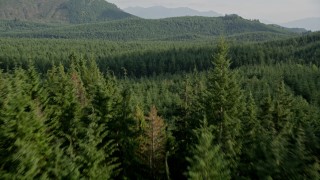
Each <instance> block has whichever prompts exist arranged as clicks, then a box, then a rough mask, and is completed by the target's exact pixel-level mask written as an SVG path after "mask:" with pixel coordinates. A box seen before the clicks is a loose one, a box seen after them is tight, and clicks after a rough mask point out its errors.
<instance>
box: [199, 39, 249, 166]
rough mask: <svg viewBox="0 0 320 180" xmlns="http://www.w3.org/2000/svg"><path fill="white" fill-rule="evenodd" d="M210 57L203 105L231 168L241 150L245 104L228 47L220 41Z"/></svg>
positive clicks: (234, 164)
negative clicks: (210, 65) (231, 63)
mask: <svg viewBox="0 0 320 180" xmlns="http://www.w3.org/2000/svg"><path fill="white" fill-rule="evenodd" d="M217 49H218V51H217V53H216V54H215V56H214V59H213V62H212V63H213V66H214V68H213V69H212V70H211V71H210V72H209V73H208V81H207V89H206V91H205V94H204V98H203V100H202V101H203V104H204V106H205V115H206V117H208V118H209V121H208V123H209V125H213V126H214V131H213V134H214V137H215V141H214V142H215V143H216V144H219V145H221V149H222V151H223V152H224V153H225V158H226V160H227V161H228V163H229V167H230V168H231V170H232V171H233V170H234V168H236V167H237V164H238V155H239V154H240V153H241V143H240V141H239V140H240V133H241V132H240V131H241V126H242V122H241V118H242V113H243V107H244V103H243V102H242V92H241V90H240V86H239V84H238V83H237V81H236V76H235V74H234V72H233V71H231V70H230V69H229V67H230V60H229V59H228V57H227V55H228V47H227V45H226V43H225V42H224V41H223V40H222V41H221V42H220V43H219V44H218V48H217Z"/></svg>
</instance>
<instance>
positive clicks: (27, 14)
mask: <svg viewBox="0 0 320 180" xmlns="http://www.w3.org/2000/svg"><path fill="white" fill-rule="evenodd" d="M130 17H133V16H132V15H131V14H128V13H126V12H124V11H122V10H121V9H119V8H118V7H117V6H116V5H114V4H112V3H109V2H107V1H105V0H0V19H3V20H4V19H5V20H17V19H18V20H25V21H33V22H46V23H48V22H49V23H71V24H79V23H90V22H98V21H107V20H116V19H123V18H130Z"/></svg>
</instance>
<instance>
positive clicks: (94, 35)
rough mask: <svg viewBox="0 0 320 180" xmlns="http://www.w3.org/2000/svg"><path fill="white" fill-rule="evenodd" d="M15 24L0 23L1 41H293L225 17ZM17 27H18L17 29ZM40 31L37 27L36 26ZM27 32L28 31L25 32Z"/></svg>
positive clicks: (276, 30) (284, 32) (278, 30)
mask: <svg viewBox="0 0 320 180" xmlns="http://www.w3.org/2000/svg"><path fill="white" fill-rule="evenodd" d="M23 23H24V22H19V21H17V22H15V21H9V22H8V21H5V22H0V30H1V29H2V31H0V36H2V37H34V38H64V39H79V38H80V39H106V40H116V41H118V40H124V41H128V40H169V41H171V40H174V41H176V40H212V39H215V38H218V37H220V36H225V37H228V38H231V39H235V40H239V41H266V40H271V39H277V38H285V37H292V36H295V35H297V33H295V32H292V31H289V30H288V29H286V28H282V27H278V26H272V25H265V24H262V23H260V22H259V21H256V20H253V21H252V20H247V19H243V18H242V17H240V16H237V15H227V16H224V17H176V18H166V19H156V20H151V19H139V18H135V19H134V18H132V19H124V20H117V21H108V22H100V23H90V24H80V25H65V26H58V27H45V26H44V27H43V28H38V29H37V30H35V29H34V28H32V24H30V23H26V25H23ZM16 24H18V25H17V26H16ZM35 25H36V26H37V27H41V26H40V25H39V24H35ZM28 28H29V29H28Z"/></svg>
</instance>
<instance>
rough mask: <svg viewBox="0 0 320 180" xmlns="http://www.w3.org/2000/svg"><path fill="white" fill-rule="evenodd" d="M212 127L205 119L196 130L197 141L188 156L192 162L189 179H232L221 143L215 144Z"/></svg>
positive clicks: (189, 168)
mask: <svg viewBox="0 0 320 180" xmlns="http://www.w3.org/2000/svg"><path fill="white" fill-rule="evenodd" d="M212 129H213V127H212V126H208V123H207V121H206V119H205V120H204V121H203V125H202V126H201V127H200V128H199V129H196V130H195V131H194V132H195V134H196V136H197V143H196V144H195V145H194V146H193V148H192V149H191V152H192V156H191V157H190V158H187V160H188V162H189V164H190V165H189V167H188V172H187V173H186V175H187V177H188V179H192V180H198V179H220V180H223V179H231V175H230V170H229V169H228V164H227V161H225V159H224V153H223V152H222V151H221V149H220V145H215V144H213V140H214V136H213V134H212Z"/></svg>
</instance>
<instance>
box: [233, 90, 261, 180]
mask: <svg viewBox="0 0 320 180" xmlns="http://www.w3.org/2000/svg"><path fill="white" fill-rule="evenodd" d="M257 111H258V110H257V106H256V104H255V101H254V99H253V96H252V93H251V92H250V94H249V97H248V100H247V106H246V110H245V112H244V117H243V128H242V147H243V150H242V153H241V162H240V166H239V168H238V170H239V172H240V173H241V176H245V177H247V178H250V179H255V178H257V176H256V165H255V164H256V160H257V159H258V158H259V155H260V154H259V151H258V144H259V136H260V135H261V134H260V133H261V132H262V131H261V125H260V121H258V117H257V116H258V114H257V113H258V112H257Z"/></svg>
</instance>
